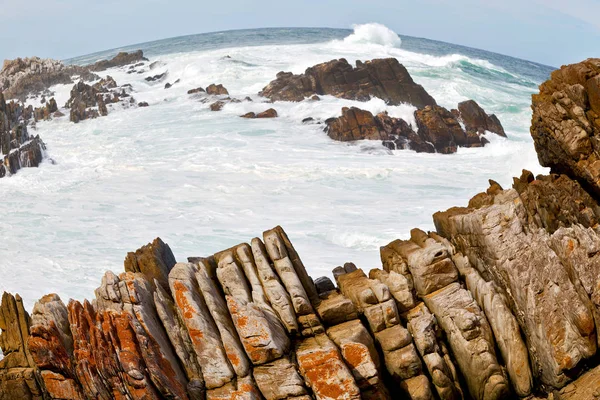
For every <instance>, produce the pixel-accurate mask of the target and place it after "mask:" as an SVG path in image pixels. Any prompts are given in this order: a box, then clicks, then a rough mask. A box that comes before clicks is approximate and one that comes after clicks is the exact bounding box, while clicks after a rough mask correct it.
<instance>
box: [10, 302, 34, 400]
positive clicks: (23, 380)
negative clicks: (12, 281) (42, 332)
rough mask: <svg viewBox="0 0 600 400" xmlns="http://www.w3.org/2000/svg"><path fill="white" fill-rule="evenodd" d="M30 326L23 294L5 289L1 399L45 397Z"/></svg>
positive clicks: (18, 399)
mask: <svg viewBox="0 0 600 400" xmlns="http://www.w3.org/2000/svg"><path fill="white" fill-rule="evenodd" d="M30 325H31V320H30V318H29V314H27V311H25V309H24V308H23V300H22V299H21V297H20V296H19V295H16V296H12V295H10V294H8V293H6V292H4V294H3V295H2V302H1V303H0V349H2V354H3V358H2V359H0V399H1V400H21V399H31V400H34V399H35V400H41V399H43V389H42V387H41V386H40V384H39V383H38V377H37V368H36V365H35V362H34V361H33V358H32V357H31V353H30V352H29V348H28V345H27V341H28V338H29V326H30Z"/></svg>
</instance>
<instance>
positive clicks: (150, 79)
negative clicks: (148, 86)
mask: <svg viewBox="0 0 600 400" xmlns="http://www.w3.org/2000/svg"><path fill="white" fill-rule="evenodd" d="M165 76H167V73H166V72H163V73H162V74H158V75H154V76H148V77H146V79H145V80H146V82H156V81H160V80H162V79H163V78H164V77H165Z"/></svg>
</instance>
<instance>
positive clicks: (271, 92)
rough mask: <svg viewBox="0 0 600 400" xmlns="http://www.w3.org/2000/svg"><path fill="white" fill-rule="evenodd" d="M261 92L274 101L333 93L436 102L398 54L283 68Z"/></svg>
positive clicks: (358, 97) (419, 105)
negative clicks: (294, 70) (303, 68)
mask: <svg viewBox="0 0 600 400" xmlns="http://www.w3.org/2000/svg"><path fill="white" fill-rule="evenodd" d="M259 94H260V95H261V96H264V97H267V98H269V99H271V100H273V101H302V100H304V99H305V98H307V97H314V95H332V96H336V97H340V98H343V99H351V100H359V101H367V100H369V99H370V98H372V97H378V98H380V99H383V100H384V101H385V102H386V103H387V104H389V105H399V104H400V103H408V104H412V105H414V106H415V107H417V108H422V107H425V106H426V105H435V104H436V102H435V100H434V99H433V97H431V96H430V95H429V94H428V93H427V92H426V91H425V89H423V87H422V86H421V85H418V84H416V83H415V82H414V81H413V79H412V78H411V76H410V74H409V73H408V71H407V70H406V68H404V66H403V65H402V64H400V63H399V62H398V60H396V59H395V58H386V59H375V60H371V61H366V62H360V61H358V62H357V63H356V67H352V66H351V65H350V64H349V63H348V61H346V60H345V59H343V58H342V59H339V60H332V61H329V62H326V63H323V64H318V65H315V66H313V67H310V68H308V69H307V70H306V71H305V72H304V74H301V75H294V74H292V73H291V72H280V73H278V74H277V79H275V80H274V81H272V82H271V83H269V84H268V85H267V86H266V87H265V88H264V89H263V90H262V91H261V92H260V93H259ZM317 98H318V96H317ZM314 100H316V99H314Z"/></svg>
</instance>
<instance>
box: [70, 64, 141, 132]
mask: <svg viewBox="0 0 600 400" xmlns="http://www.w3.org/2000/svg"><path fill="white" fill-rule="evenodd" d="M130 92H131V86H130V85H125V86H121V87H119V86H118V85H117V82H116V81H115V80H114V79H113V78H112V77H110V76H107V77H106V78H104V79H101V80H100V81H98V82H96V83H95V84H93V85H91V86H90V85H88V84H86V83H84V82H83V81H79V82H78V83H77V84H75V86H73V89H71V97H70V98H69V100H68V101H67V104H65V107H66V108H70V109H71V111H70V116H69V118H70V120H71V122H74V123H78V122H80V121H83V120H86V119H92V118H97V117H100V116H102V117H105V116H107V115H108V108H107V104H113V103H121V104H123V105H124V106H129V105H135V104H136V102H135V99H134V98H133V97H131V95H130V94H129V93H130Z"/></svg>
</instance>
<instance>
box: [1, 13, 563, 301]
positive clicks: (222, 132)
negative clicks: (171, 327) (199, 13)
mask: <svg viewBox="0 0 600 400" xmlns="http://www.w3.org/2000/svg"><path fill="white" fill-rule="evenodd" d="M137 49H142V50H143V51H144V53H145V56H146V57H148V58H149V59H150V61H151V62H155V61H158V63H157V64H156V65H157V66H156V67H155V68H154V69H153V70H152V71H148V64H149V63H146V66H145V72H144V73H143V74H127V73H126V71H127V70H126V69H112V70H108V71H105V72H103V73H102V75H103V76H104V75H111V76H112V77H113V78H115V80H116V81H117V82H118V83H119V84H125V83H131V84H132V86H133V88H134V90H135V93H134V94H133V96H134V97H135V99H136V100H137V101H146V102H148V103H149V105H150V106H149V107H147V108H132V109H121V108H118V107H117V108H114V109H110V108H109V115H108V116H107V117H102V118H98V119H95V120H88V121H83V122H81V123H79V124H73V123H70V122H69V121H68V117H64V118H59V119H55V120H52V121H48V122H40V123H38V124H37V128H36V131H35V132H33V133H34V134H39V135H40V136H41V137H42V139H43V140H44V141H45V142H46V145H47V147H48V149H47V155H48V157H49V158H50V159H51V160H52V161H53V162H50V160H46V161H45V162H44V163H43V164H42V165H41V167H40V168H37V169H36V168H30V169H23V170H21V171H19V173H18V174H16V175H14V176H12V177H10V178H8V179H1V180H0V198H1V199H2V204H3V205H2V207H3V208H2V210H3V213H2V222H0V229H1V232H2V240H0V255H1V256H0V291H3V290H5V291H9V292H13V293H19V294H20V295H21V296H22V297H23V298H24V301H25V305H26V306H27V307H28V308H29V309H31V307H32V306H33V303H34V302H35V301H36V300H37V299H38V298H40V297H41V296H42V295H44V294H47V293H52V292H54V293H58V294H59V295H60V296H61V298H62V299H63V300H64V301H65V302H66V301H67V300H68V299H69V298H77V299H83V298H91V297H93V290H94V289H95V288H96V287H98V286H99V284H100V279H101V276H102V275H103V274H104V272H105V271H106V270H112V271H115V272H120V271H122V270H123V259H124V258H125V255H126V253H127V252H128V251H134V250H135V249H137V248H139V247H140V246H142V245H144V244H146V243H148V242H150V241H152V239H154V238H155V237H157V236H160V237H161V238H162V239H163V240H164V241H165V242H166V243H168V244H169V245H170V246H171V248H172V250H173V252H174V253H175V256H176V258H177V260H178V261H185V260H186V258H187V257H188V256H206V255H210V254H212V253H214V252H216V251H219V250H222V249H225V248H228V247H230V246H232V245H235V244H238V243H240V242H242V241H249V240H250V239H252V238H253V237H255V236H259V235H261V233H262V232H263V231H264V230H266V229H269V228H272V227H273V226H276V225H282V226H283V227H284V229H285V230H286V231H287V233H288V235H289V236H290V238H291V240H292V242H293V243H294V245H295V246H296V249H297V250H298V252H299V254H300V256H301V258H302V259H303V261H304V263H305V265H306V266H307V268H308V270H309V273H310V274H311V275H312V276H313V277H317V276H321V275H329V274H330V272H331V270H332V269H333V268H334V267H336V266H337V265H340V264H343V263H344V262H347V261H352V262H354V263H356V264H357V266H359V267H361V268H363V269H365V270H366V271H368V270H369V269H371V268H376V267H380V266H381V262H380V259H379V247H380V246H382V245H385V244H387V243H388V242H390V241H392V240H394V239H398V238H407V237H408V235H409V231H410V229H412V228H415V227H418V228H421V229H424V230H432V229H434V226H433V222H432V217H431V216H432V214H433V213H434V212H436V211H438V210H445V209H447V208H449V207H452V206H465V205H466V204H467V202H468V200H469V199H470V198H471V197H472V196H473V195H475V194H476V193H478V192H480V191H483V190H485V189H486V188H487V187H488V179H494V180H496V181H497V182H499V183H500V184H501V185H503V186H505V187H507V186H510V185H511V183H512V177H513V176H519V175H520V173H521V169H523V168H526V169H529V170H532V171H533V172H534V173H543V172H547V171H546V170H545V169H544V168H542V167H540V166H539V164H538V161H537V157H536V154H535V151H534V148H533V142H532V140H531V138H530V135H529V126H530V119H531V109H530V104H531V94H532V93H534V92H536V91H537V87H538V85H539V84H540V83H541V82H543V81H544V80H546V79H547V78H548V77H549V74H550V72H551V71H552V70H553V69H554V68H552V67H548V66H544V65H540V64H537V63H534V62H529V61H524V60H519V59H515V58H512V57H507V56H502V55H499V54H494V53H490V52H487V51H482V50H476V49H471V48H467V47H463V46H457V45H452V44H448V43H443V42H437V41H431V40H426V39H419V38H414V37H408V36H401V37H398V36H397V35H396V34H394V33H393V32H392V31H390V30H389V29H388V28H386V27H384V26H382V25H378V24H367V25H360V26H356V27H355V28H354V30H340V29H315V28H310V29H302V28H281V29H256V30H240V31H228V32H216V33H208V34H200V35H194V36H186V37H179V38H172V39H166V40H160V41H155V42H150V43H143V44H137V45H133V46H128V47H124V48H119V49H113V50H110V51H106V52H102V53H96V54H92V55H86V56H83V57H79V58H75V59H71V60H65V61H66V62H67V63H77V64H88V63H91V62H94V61H97V60H99V59H103V58H107V57H111V56H114V55H115V54H116V53H117V52H118V51H132V50H137ZM340 57H344V58H346V59H347V60H348V61H349V62H350V63H354V62H355V61H356V60H363V61H364V60H369V59H373V58H381V57H395V58H397V59H398V60H399V61H400V62H401V63H402V64H404V65H405V66H406V68H407V69H408V71H409V72H410V73H411V75H412V77H413V78H414V80H415V81H416V82H417V83H419V84H421V85H423V86H424V87H425V89H426V90H427V91H428V92H429V93H430V94H431V95H432V96H433V97H434V98H435V99H436V100H437V102H438V103H439V104H440V105H442V106H444V107H446V108H449V109H450V108H455V107H456V105H457V103H458V102H460V101H463V100H467V99H474V100H476V101H477V102H478V103H479V104H480V105H481V106H482V107H483V108H484V109H485V110H486V111H487V112H488V113H495V114H497V115H498V117H499V118H500V120H501V121H502V123H503V125H504V127H505V130H506V132H507V135H508V138H506V139H504V138H500V137H498V136H496V135H493V134H489V135H488V139H489V140H490V142H491V143H490V144H489V145H487V146H486V147H485V148H480V149H475V148H473V149H467V148H460V149H459V150H458V153H456V154H453V155H440V154H417V153H415V152H412V151H406V150H400V151H389V150H387V149H386V148H384V147H383V146H381V144H380V143H379V142H369V141H363V142H357V143H350V144H349V143H341V142H334V141H332V140H330V139H329V138H328V137H327V135H326V134H325V133H324V132H323V131H322V126H320V125H304V124H302V123H301V121H302V120H303V119H304V118H307V117H313V118H321V119H326V118H329V117H333V116H338V115H340V114H341V108H342V107H344V106H357V107H361V108H365V109H368V110H370V111H373V112H379V111H383V110H387V111H388V112H389V113H390V114H391V115H392V116H397V117H402V118H404V119H406V120H407V121H408V122H412V123H413V124H414V118H413V117H412V113H413V111H414V108H413V107H411V106H408V105H401V106H397V107H388V106H386V105H385V104H384V102H383V101H381V100H377V99H373V100H371V101H369V102H367V103H360V102H356V101H349V100H341V99H337V98H334V97H331V96H322V100H321V101H320V102H308V101H306V102H301V103H281V102H278V103H275V104H273V105H270V104H264V103H261V98H260V97H259V96H258V95H257V93H258V92H259V91H260V90H261V89H262V88H263V87H264V86H265V85H266V84H267V83H269V82H270V81H271V80H273V79H274V78H275V75H276V74H277V72H279V71H292V72H294V73H301V72H303V71H304V70H305V69H306V68H307V67H309V66H312V65H314V64H317V63H320V62H325V61H329V60H332V59H335V58H340ZM162 72H167V74H168V75H167V78H166V79H165V80H164V81H161V82H158V83H156V82H154V83H152V82H150V83H149V82H147V81H145V79H144V78H145V77H147V76H150V75H156V74H159V73H162ZM177 79H179V80H180V81H179V83H177V84H175V85H174V86H173V87H172V88H170V89H168V90H165V89H164V84H165V83H166V82H170V83H173V82H174V81H176V80H177ZM211 83H221V84H223V85H224V86H225V87H226V88H227V89H228V90H229V92H230V94H231V95H232V97H236V98H239V99H243V98H244V97H246V96H250V97H251V98H252V99H253V100H254V101H253V102H243V103H238V104H227V105H226V106H225V107H224V108H223V110H222V111H220V112H212V111H210V110H209V108H208V103H206V104H205V103H202V102H200V101H199V100H198V98H194V97H191V96H189V95H187V91H188V90H189V89H192V88H196V87H199V86H202V87H206V86H208V85H209V84H211ZM71 86H72V85H62V86H56V87H53V88H52V90H53V91H54V92H55V97H56V100H57V101H58V104H59V106H62V105H64V103H65V102H66V100H67V99H68V97H69V91H70V89H71ZM38 104H39V103H38ZM38 104H36V105H38ZM271 106H273V107H274V108H275V109H276V110H277V112H278V113H279V118H276V119H268V120H247V119H242V118H239V115H241V114H244V113H246V112H249V111H255V112H260V111H264V110H265V109H267V108H269V107H271Z"/></svg>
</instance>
